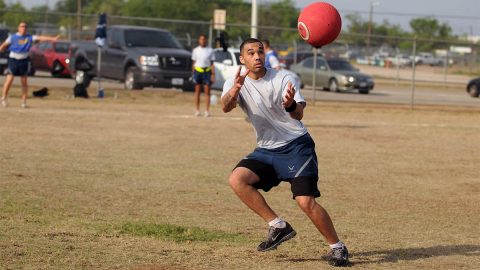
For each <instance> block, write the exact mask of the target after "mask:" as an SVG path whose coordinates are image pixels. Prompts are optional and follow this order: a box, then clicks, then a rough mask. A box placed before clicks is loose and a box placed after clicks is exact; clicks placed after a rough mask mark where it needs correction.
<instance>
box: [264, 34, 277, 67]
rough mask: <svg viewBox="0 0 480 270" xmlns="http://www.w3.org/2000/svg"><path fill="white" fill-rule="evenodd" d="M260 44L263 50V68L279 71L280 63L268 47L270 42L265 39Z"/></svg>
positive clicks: (275, 54) (274, 52) (275, 53)
mask: <svg viewBox="0 0 480 270" xmlns="http://www.w3.org/2000/svg"><path fill="white" fill-rule="evenodd" d="M262 43H263V48H264V50H265V67H266V68H273V69H276V70H280V69H281V67H280V61H279V60H278V54H277V52H276V51H274V50H273V49H272V48H271V47H270V41H269V40H268V39H265V40H263V41H262Z"/></svg>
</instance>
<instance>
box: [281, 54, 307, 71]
mask: <svg viewBox="0 0 480 270" xmlns="http://www.w3.org/2000/svg"><path fill="white" fill-rule="evenodd" d="M312 56H313V52H312V51H298V52H297V53H295V52H291V53H289V54H287V55H285V56H282V57H280V59H279V60H280V64H281V65H282V66H283V67H285V68H290V66H291V65H293V64H295V63H299V62H301V61H302V60H303V59H305V58H308V57H312ZM295 58H296V61H295Z"/></svg>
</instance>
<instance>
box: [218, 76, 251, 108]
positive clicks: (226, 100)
mask: <svg viewBox="0 0 480 270" xmlns="http://www.w3.org/2000/svg"><path fill="white" fill-rule="evenodd" d="M241 70H242V67H239V68H238V71H237V74H235V80H234V81H233V86H232V88H230V90H228V92H227V93H226V94H225V95H224V96H223V97H222V110H223V112H224V113H228V112H230V111H231V110H233V109H234V108H235V107H237V100H238V95H239V94H240V89H241V88H242V86H243V83H244V82H245V77H247V75H248V73H250V70H248V69H247V72H245V74H244V75H240V71H241Z"/></svg>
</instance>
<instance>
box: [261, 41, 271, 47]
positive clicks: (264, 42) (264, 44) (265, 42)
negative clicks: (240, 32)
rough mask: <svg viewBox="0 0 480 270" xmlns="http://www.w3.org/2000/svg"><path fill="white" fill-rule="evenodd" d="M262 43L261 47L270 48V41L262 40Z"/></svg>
mask: <svg viewBox="0 0 480 270" xmlns="http://www.w3.org/2000/svg"><path fill="white" fill-rule="evenodd" d="M262 43H263V46H267V47H270V41H269V40H268V39H264V40H263V41H262Z"/></svg>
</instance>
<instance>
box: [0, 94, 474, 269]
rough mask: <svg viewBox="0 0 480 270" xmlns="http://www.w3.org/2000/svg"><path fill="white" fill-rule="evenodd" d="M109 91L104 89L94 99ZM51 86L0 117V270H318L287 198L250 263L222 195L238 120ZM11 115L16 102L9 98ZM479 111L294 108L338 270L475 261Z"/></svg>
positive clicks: (285, 194)
mask: <svg viewBox="0 0 480 270" xmlns="http://www.w3.org/2000/svg"><path fill="white" fill-rule="evenodd" d="M109 94H111V93H109ZM66 95H68V92H67V90H63V89H53V91H52V96H50V97H48V98H46V99H43V100H31V102H30V105H31V106H32V108H30V109H27V110H21V109H19V108H17V107H15V106H16V105H15V104H16V102H17V101H18V99H16V97H15V94H14V97H13V98H12V100H11V105H12V107H9V108H1V110H0V125H1V129H0V164H1V168H0V268H5V269H19V268H23V269H82V268H83V269H97V268H98V269H162V270H163V269H314V268H315V269H327V268H329V267H328V266H327V264H326V263H325V262H324V261H322V260H321V259H320V256H321V255H323V254H324V253H325V252H326V251H327V249H328V248H327V245H326V244H325V242H324V241H323V239H322V237H321V236H320V235H319V233H317V232H316V230H315V228H314V227H313V225H312V224H311V223H310V222H309V221H308V219H307V218H306V217H305V216H304V214H303V213H301V211H300V210H299V209H298V208H297V206H296V205H295V203H294V201H293V200H291V195H290V189H289V186H288V184H282V185H281V186H280V187H278V188H276V189H274V190H273V191H271V192H269V193H267V194H266V198H267V200H268V201H269V202H270V203H271V204H272V206H273V208H274V209H276V210H277V211H278V212H279V213H280V214H281V216H283V217H285V218H287V219H288V220H289V222H290V223H292V225H293V226H294V227H295V228H296V230H297V232H298V235H297V237H296V238H295V239H293V240H292V241H289V242H287V243H285V244H283V245H282V246H281V247H279V249H278V250H277V251H272V252H269V253H258V252H256V251H255V248H256V246H257V244H258V243H259V241H260V240H262V239H263V237H265V234H266V230H267V228H266V226H265V224H264V223H263V222H262V221H261V220H260V218H258V217H256V216H255V215H254V214H253V213H252V212H250V211H249V210H248V209H247V208H246V207H245V206H244V205H242V204H241V203H240V201H239V200H238V199H237V198H236V197H235V195H234V194H233V193H232V192H231V190H230V189H229V187H228V184H227V182H226V178H227V176H228V173H229V172H230V170H231V169H232V167H233V166H234V165H235V164H236V162H238V160H239V159H241V158H242V157H243V156H244V155H246V154H247V153H249V152H250V151H251V150H252V149H253V147H254V141H255V139H254V134H253V131H252V128H251V127H250V125H249V124H248V123H247V122H246V121H245V120H244V116H243V114H242V112H241V111H240V110H236V111H235V112H232V113H231V114H226V115H225V114H223V113H221V111H220V109H219V108H218V106H216V107H214V108H213V117H211V118H208V119H205V118H195V117H193V112H194V110H193V106H192V103H193V102H192V94H189V93H187V94H181V93H175V92H161V91H143V92H124V91H120V93H119V97H120V98H119V99H117V100H113V99H111V98H110V96H109V98H107V99H105V100H96V99H90V100H78V99H75V100H71V99H65V96H66ZM18 103H19V102H18ZM479 115H480V110H478V109H474V108H473V109H472V108H459V107H420V106H419V107H417V110H416V111H414V112H410V111H409V109H408V107H406V106H391V105H388V106H387V105H369V104H352V103H324V102H319V103H317V105H316V106H310V107H308V108H307V110H306V116H305V120H304V122H305V124H306V125H307V126H308V128H309V131H310V133H311V134H312V136H313V138H314V139H315V141H316V145H317V154H318V159H319V171H320V175H321V179H320V189H321V191H322V197H321V198H320V199H319V202H320V203H321V204H322V205H324V206H325V207H326V208H327V209H328V210H329V212H330V214H331V215H332V217H333V220H334V222H335V224H336V227H337V230H338V232H339V234H340V236H341V238H342V239H343V240H344V241H345V242H346V243H347V244H348V245H349V248H350V250H351V255H352V258H351V260H352V263H353V266H352V268H354V269H435V268H436V269H475V268H476V267H478V265H480V236H479V230H478V224H480V211H479V210H478V205H479V201H480V196H479V193H480V177H479V176H480V174H479V169H478V168H479V165H478V164H480V155H479V153H480V140H479V139H478V138H479V134H480V116H479Z"/></svg>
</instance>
